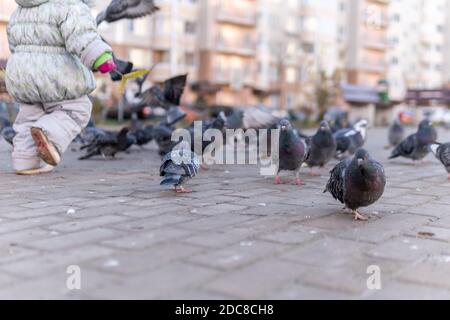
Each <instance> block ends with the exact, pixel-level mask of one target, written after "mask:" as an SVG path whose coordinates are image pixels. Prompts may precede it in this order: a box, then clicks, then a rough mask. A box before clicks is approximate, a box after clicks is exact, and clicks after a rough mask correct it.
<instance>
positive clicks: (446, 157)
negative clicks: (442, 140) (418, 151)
mask: <svg viewBox="0 0 450 320" xmlns="http://www.w3.org/2000/svg"><path fill="white" fill-rule="evenodd" d="M430 149H431V152H433V154H434V155H435V156H436V158H437V159H438V160H439V161H441V162H442V164H443V165H444V167H445V170H447V172H448V179H449V180H450V142H449V143H446V144H439V143H434V144H432V145H431V146H430Z"/></svg>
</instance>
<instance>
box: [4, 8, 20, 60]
mask: <svg viewBox="0 0 450 320" xmlns="http://www.w3.org/2000/svg"><path fill="white" fill-rule="evenodd" d="M15 8H16V2H15V1H14V0H1V1H0V59H6V58H8V56H9V47H8V40H7V38H6V26H7V25H8V21H9V17H10V16H11V13H12V12H13V11H14V10H15Z"/></svg>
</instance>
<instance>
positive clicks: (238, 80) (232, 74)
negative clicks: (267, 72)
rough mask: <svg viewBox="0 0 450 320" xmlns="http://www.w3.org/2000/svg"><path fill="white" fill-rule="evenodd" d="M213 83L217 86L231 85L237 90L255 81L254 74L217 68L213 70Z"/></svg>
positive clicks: (241, 70)
mask: <svg viewBox="0 0 450 320" xmlns="http://www.w3.org/2000/svg"><path fill="white" fill-rule="evenodd" d="M213 70H214V71H213V72H214V74H213V76H212V78H213V82H214V83H216V84H226V85H230V86H232V87H234V88H236V89H238V88H241V87H243V86H244V85H245V84H249V83H251V82H252V81H253V80H254V79H253V78H252V77H253V72H251V71H250V70H243V69H232V68H230V69H224V68H220V67H216V68H214V69H213Z"/></svg>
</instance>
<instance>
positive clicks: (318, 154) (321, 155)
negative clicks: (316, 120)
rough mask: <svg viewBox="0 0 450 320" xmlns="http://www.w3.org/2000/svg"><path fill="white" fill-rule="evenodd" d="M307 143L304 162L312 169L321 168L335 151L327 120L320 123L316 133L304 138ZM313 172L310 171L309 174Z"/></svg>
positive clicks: (333, 139) (334, 143) (334, 141)
mask: <svg viewBox="0 0 450 320" xmlns="http://www.w3.org/2000/svg"><path fill="white" fill-rule="evenodd" d="M306 142H307V143H308V145H309V156H308V159H307V160H306V164H307V165H308V166H309V167H310V168H311V169H312V170H313V169H314V167H320V168H323V167H324V166H325V165H326V164H327V163H328V162H330V160H331V159H332V158H333V156H334V155H335V153H336V146H337V144H336V140H335V138H334V136H333V133H332V132H331V129H330V125H329V124H328V122H327V121H322V122H321V123H320V127H319V130H318V131H317V133H316V134H315V135H314V136H312V137H311V138H309V139H308V140H306ZM313 174H314V172H313V171H311V175H313Z"/></svg>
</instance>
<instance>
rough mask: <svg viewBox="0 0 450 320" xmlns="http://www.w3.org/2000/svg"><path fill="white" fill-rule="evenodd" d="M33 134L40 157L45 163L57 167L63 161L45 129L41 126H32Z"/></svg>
mask: <svg viewBox="0 0 450 320" xmlns="http://www.w3.org/2000/svg"><path fill="white" fill-rule="evenodd" d="M31 136H32V137H33V140H34V143H36V146H37V152H38V155H39V158H41V159H42V161H44V162H45V163H47V164H49V165H51V166H53V167H56V166H57V165H58V164H59V162H60V161H61V156H60V155H59V152H58V150H57V149H56V147H55V146H54V145H53V144H52V143H51V142H50V141H49V140H48V138H47V136H46V135H45V133H44V131H43V130H42V129H41V128H31Z"/></svg>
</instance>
